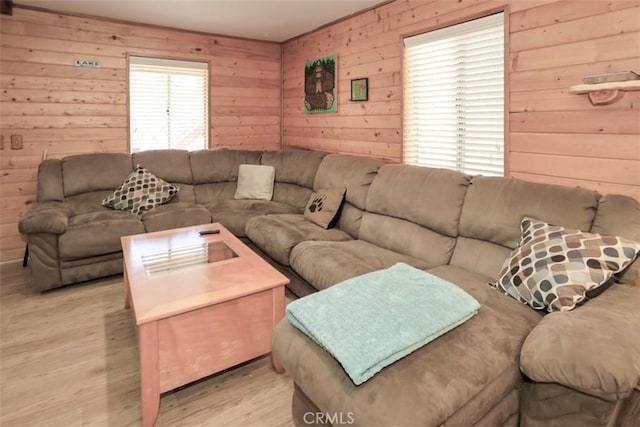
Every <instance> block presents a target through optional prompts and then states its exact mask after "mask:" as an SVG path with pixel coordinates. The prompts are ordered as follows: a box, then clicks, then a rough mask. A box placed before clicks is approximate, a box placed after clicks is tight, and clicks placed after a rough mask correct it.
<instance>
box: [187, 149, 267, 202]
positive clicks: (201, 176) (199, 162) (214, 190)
mask: <svg viewBox="0 0 640 427" xmlns="http://www.w3.org/2000/svg"><path fill="white" fill-rule="evenodd" d="M261 155H262V152H261V151H243V150H228V149H226V148H221V149H215V150H199V151H192V152H191V153H190V157H189V161H190V162H191V174H192V176H193V184H194V193H195V198H196V201H197V202H198V203H202V204H208V203H211V202H214V201H217V200H232V199H233V196H234V195H235V193H236V187H237V183H238V168H239V167H240V165H245V164H246V165H259V164H260V156H261Z"/></svg>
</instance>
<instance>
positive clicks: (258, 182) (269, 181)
mask: <svg viewBox="0 0 640 427" xmlns="http://www.w3.org/2000/svg"><path fill="white" fill-rule="evenodd" d="M274 176H275V169H274V168H273V166H261V165H240V169H239V171H238V187H237V188H236V194H235V196H234V199H253V200H271V198H272V197H273V182H274Z"/></svg>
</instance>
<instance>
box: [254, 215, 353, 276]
mask: <svg viewBox="0 0 640 427" xmlns="http://www.w3.org/2000/svg"><path fill="white" fill-rule="evenodd" d="M245 231H246V234H247V237H249V238H250V239H251V241H252V242H253V243H254V244H255V245H257V246H258V247H259V248H260V249H262V251H263V252H265V253H266V254H267V255H269V257H271V258H272V259H274V260H276V261H277V262H279V263H280V264H282V265H287V266H288V265H289V255H290V253H291V250H292V249H293V248H294V247H295V246H296V245H297V244H298V243H300V242H304V241H307V240H322V241H335V242H338V241H345V240H351V237H350V236H349V235H348V234H347V233H345V232H344V231H342V230H338V229H337V228H332V229H329V230H325V229H324V228H322V227H320V226H318V225H316V224H313V223H312V222H310V221H308V220H307V219H305V217H304V216H303V215H299V214H280V215H261V216H255V217H253V218H250V219H249V220H248V221H247V227H246V229H245Z"/></svg>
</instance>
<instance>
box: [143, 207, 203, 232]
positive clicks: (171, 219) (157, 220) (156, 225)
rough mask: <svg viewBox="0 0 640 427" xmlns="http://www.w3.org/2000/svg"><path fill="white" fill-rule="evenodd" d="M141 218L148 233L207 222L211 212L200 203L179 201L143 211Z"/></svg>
mask: <svg viewBox="0 0 640 427" xmlns="http://www.w3.org/2000/svg"><path fill="white" fill-rule="evenodd" d="M141 218H142V224H143V225H144V229H145V230H146V232H147V233H150V232H152V231H160V230H169V229H171V228H180V227H189V226H192V225H200V224H209V223H210V222H211V212H209V210H208V209H207V208H205V207H204V206H202V205H196V204H195V203H186V202H180V203H171V204H166V205H162V206H158V207H156V208H153V209H152V210H150V211H147V212H144V213H143V214H142V216H141Z"/></svg>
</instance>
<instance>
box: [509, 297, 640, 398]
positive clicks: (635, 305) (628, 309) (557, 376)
mask: <svg viewBox="0 0 640 427" xmlns="http://www.w3.org/2000/svg"><path fill="white" fill-rule="evenodd" d="M520 369H521V370H522V372H524V373H525V374H526V375H527V376H528V377H529V378H531V379H532V380H535V381H538V382H545V383H559V384H562V385H564V386H567V387H570V388H573V389H575V390H578V391H581V392H584V393H588V394H591V395H594V396H598V397H601V398H604V399H606V400H610V401H614V400H617V399H619V398H624V397H626V396H627V395H629V394H630V393H631V391H632V390H633V389H634V387H637V386H638V384H640V288H636V287H631V286H624V285H616V284H614V285H613V286H611V287H610V288H609V289H608V290H606V291H605V292H604V293H603V294H602V295H600V296H598V297H597V298H594V299H592V300H589V301H588V302H587V303H585V305H583V306H581V307H578V308H576V309H574V310H573V311H569V312H555V313H550V314H548V315H546V316H545V317H544V318H543V319H542V320H541V321H540V323H538V325H536V327H535V328H534V329H533V330H532V331H531V333H530V334H529V336H528V337H527V339H526V340H525V342H524V345H523V347H522V352H521V355H520Z"/></svg>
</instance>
